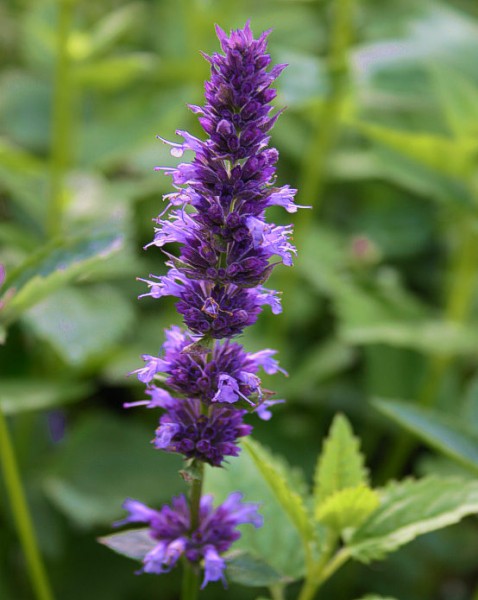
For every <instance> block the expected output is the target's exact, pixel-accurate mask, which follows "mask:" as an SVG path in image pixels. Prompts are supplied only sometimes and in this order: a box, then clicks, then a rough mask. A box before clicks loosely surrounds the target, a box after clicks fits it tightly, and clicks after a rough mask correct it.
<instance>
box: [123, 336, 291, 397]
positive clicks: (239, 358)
mask: <svg viewBox="0 0 478 600" xmlns="http://www.w3.org/2000/svg"><path fill="white" fill-rule="evenodd" d="M165 333H166V342H165V343H164V344H163V353H162V356H159V357H155V356H150V355H148V354H145V355H143V357H142V358H143V360H144V361H145V363H146V364H145V366H144V367H142V368H140V369H136V370H135V371H133V372H132V373H135V374H137V376H138V379H139V380H140V381H142V382H143V383H151V382H152V381H153V380H154V378H155V377H157V378H159V379H162V380H163V382H164V385H165V386H167V387H168V388H169V389H170V390H171V391H172V392H173V393H175V394H176V395H177V394H179V395H181V396H184V397H187V398H199V399H200V400H201V401H202V402H204V403H206V404H209V403H211V402H214V403H218V402H219V403H221V402H222V403H226V404H231V403H235V402H237V401H239V400H241V399H242V400H244V401H245V402H246V403H248V404H250V405H251V406H256V405H257V403H258V401H259V403H260V400H261V399H262V397H263V391H262V389H261V380H260V378H259V377H258V375H257V373H258V371H259V369H261V368H262V369H263V370H264V371H265V372H266V373H267V374H268V375H273V374H275V373H277V372H279V371H280V372H282V373H284V374H286V375H287V373H286V372H285V371H284V369H281V368H280V366H279V363H278V362H277V360H276V359H275V358H273V356H274V355H275V354H276V351H275V350H271V349H269V348H267V349H265V350H261V351H260V352H256V353H247V352H245V351H244V349H243V347H242V346H241V345H240V344H237V343H235V342H231V341H230V340H226V342H224V343H220V342H219V341H216V342H215V343H214V345H213V347H212V349H211V353H210V354H209V355H193V354H189V353H187V352H185V351H184V350H185V349H186V348H187V347H188V346H189V345H190V344H191V343H193V342H194V340H195V337H194V336H193V335H192V334H191V333H189V332H185V331H183V330H182V329H181V328H179V327H177V326H173V327H171V328H170V329H167V330H166V331H165ZM147 393H148V394H150V395H151V400H149V401H147V400H145V401H144V402H136V403H132V404H128V407H129V406H132V405H139V404H145V405H146V406H147V407H148V408H157V407H162V408H167V403H168V402H170V401H171V394H170V393H169V392H167V391H165V390H162V389H160V388H157V387H155V386H150V387H149V388H148V390H147Z"/></svg>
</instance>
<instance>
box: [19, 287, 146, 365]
mask: <svg viewBox="0 0 478 600" xmlns="http://www.w3.org/2000/svg"><path fill="white" fill-rule="evenodd" d="M133 318H134V314H133V309H132V306H131V304H130V303H129V302H128V301H127V300H126V299H125V298H124V297H123V296H122V294H121V293H120V292H119V291H118V290H117V289H116V288H114V287H113V286H111V285H94V286H88V287H78V288H73V287H66V288H64V289H62V290H58V291H57V292H56V293H54V294H52V295H50V296H49V297H48V298H46V299H45V300H43V302H41V303H39V304H37V305H36V306H34V307H33V308H31V309H30V310H29V311H27V313H26V314H25V315H24V316H23V319H22V320H23V321H24V322H25V323H27V324H28V327H29V329H31V330H32V331H33V332H34V333H35V334H36V335H37V336H38V337H39V338H41V339H43V340H45V341H47V342H48V343H49V344H51V346H52V347H53V348H54V349H55V350H56V351H57V353H58V354H59V355H60V356H61V358H62V360H64V361H65V362H67V363H68V364H70V365H72V366H74V367H81V366H83V365H85V364H87V363H88V362H90V361H93V360H98V359H100V360H101V359H102V357H104V356H105V354H106V353H107V352H108V351H109V350H110V349H112V348H114V347H115V345H116V344H117V342H118V340H119V339H120V338H121V337H122V336H123V335H124V334H125V333H126V332H127V331H128V330H129V328H130V327H131V324H132V322H133Z"/></svg>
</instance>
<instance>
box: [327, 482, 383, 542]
mask: <svg viewBox="0 0 478 600" xmlns="http://www.w3.org/2000/svg"><path fill="white" fill-rule="evenodd" d="M379 502H380V500H379V496H378V494H377V492H375V491H374V490H371V489H370V488H368V487H366V486H365V485H358V486H356V487H350V488H346V489H344V490H340V491H339V492H336V493H335V494H332V495H331V496H328V498H327V499H326V500H324V501H323V502H322V503H321V504H320V505H319V506H318V507H317V509H316V512H315V517H316V519H317V520H318V521H319V522H320V523H322V524H323V525H327V526H328V527H331V528H332V529H335V530H336V531H338V532H341V531H344V529H348V528H350V527H358V526H359V525H361V524H362V523H363V522H364V521H365V519H366V518H367V517H368V516H369V515H370V514H371V513H372V512H373V511H374V510H375V509H376V508H377V507H378V505H379Z"/></svg>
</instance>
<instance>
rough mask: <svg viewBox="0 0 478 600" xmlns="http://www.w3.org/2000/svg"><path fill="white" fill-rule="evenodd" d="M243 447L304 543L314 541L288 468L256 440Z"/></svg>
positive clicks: (307, 517)
mask: <svg viewBox="0 0 478 600" xmlns="http://www.w3.org/2000/svg"><path fill="white" fill-rule="evenodd" d="M243 445H244V447H245V448H246V450H247V451H248V452H249V454H250V456H251V457H252V460H253V461H254V463H255V465H256V468H257V469H258V470H259V471H260V473H261V475H262V476H263V477H264V479H265V481H266V482H267V483H268V485H269V486H270V488H271V489H272V491H273V493H274V494H275V496H276V498H277V500H278V501H279V502H280V504H281V506H282V508H283V509H284V511H285V512H286V514H287V516H288V517H289V519H290V520H291V522H292V523H293V524H294V525H295V527H296V528H297V531H298V532H299V533H300V535H301V537H302V539H303V540H304V542H307V541H310V540H312V539H313V537H314V535H313V528H312V525H311V522H310V519H309V514H308V512H307V509H306V508H305V505H304V499H303V498H302V496H301V495H300V494H298V493H297V492H296V491H294V486H293V485H291V483H292V482H291V480H292V475H291V474H290V473H289V472H288V469H287V467H286V466H285V465H284V464H283V463H282V462H279V461H278V460H277V459H276V458H275V457H274V456H273V455H272V454H271V453H270V452H268V451H267V450H266V449H265V448H264V447H263V446H261V445H260V444H259V442H257V441H256V440H251V439H247V440H245V441H244V442H243Z"/></svg>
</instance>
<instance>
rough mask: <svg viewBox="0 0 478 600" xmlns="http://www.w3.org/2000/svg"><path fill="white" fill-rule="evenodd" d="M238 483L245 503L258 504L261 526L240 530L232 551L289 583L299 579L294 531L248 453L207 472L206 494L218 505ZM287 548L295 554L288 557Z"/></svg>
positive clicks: (298, 552)
mask: <svg viewBox="0 0 478 600" xmlns="http://www.w3.org/2000/svg"><path fill="white" fill-rule="evenodd" d="M238 481H240V482H241V484H240V489H241V492H243V493H244V502H259V505H260V508H259V512H260V513H261V515H263V517H264V525H263V526H262V527H259V528H258V529H256V528H255V527H251V526H249V525H243V526H241V537H240V539H239V540H238V541H237V542H235V543H234V550H241V551H244V552H248V553H252V554H253V555H254V556H255V557H256V558H259V559H261V560H263V561H265V562H266V563H268V564H269V565H270V566H271V567H272V568H274V569H275V570H276V571H277V572H279V573H281V575H283V576H285V577H288V578H289V579H293V580H295V579H298V578H300V577H301V576H302V575H303V571H304V552H303V549H302V544H301V540H300V537H299V534H298V532H297V529H296V527H295V525H293V524H292V523H291V521H290V520H289V519H288V518H287V517H286V516H285V515H284V510H283V508H282V505H281V503H280V502H279V500H278V499H277V497H276V495H275V493H274V492H273V490H272V489H271V487H270V486H269V485H268V483H266V481H265V480H264V478H263V477H262V475H261V473H260V472H259V471H258V469H257V468H256V466H255V464H254V462H253V460H252V458H251V456H250V455H249V454H248V453H247V452H245V451H244V450H243V451H242V452H241V454H240V455H239V456H238V457H237V458H235V459H234V460H231V462H230V463H229V464H227V465H226V466H225V467H224V468H223V469H209V471H208V473H207V475H206V478H205V482H204V486H205V493H212V494H213V495H214V503H215V504H218V503H220V502H223V501H224V500H225V499H226V498H227V497H228V496H229V494H230V493H232V492H235V491H237V489H238ZM293 485H296V486H297V484H295V483H294V484H293ZM298 487H301V484H300V483H299V484H298ZM277 523H280V527H278V526H277ZM290 548H294V553H292V554H291V552H290Z"/></svg>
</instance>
